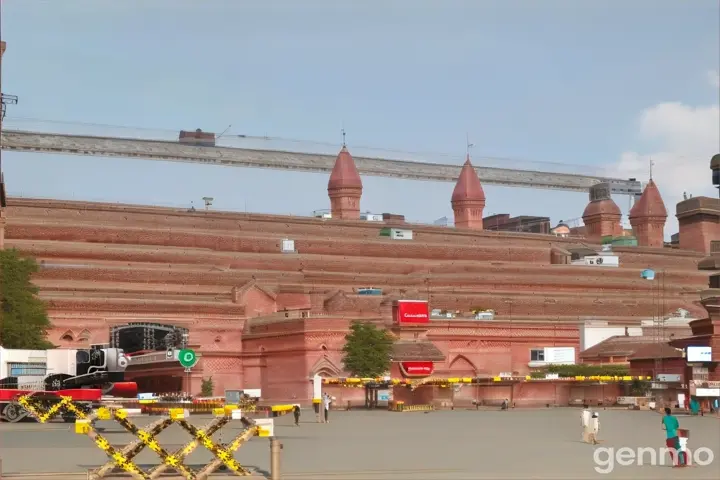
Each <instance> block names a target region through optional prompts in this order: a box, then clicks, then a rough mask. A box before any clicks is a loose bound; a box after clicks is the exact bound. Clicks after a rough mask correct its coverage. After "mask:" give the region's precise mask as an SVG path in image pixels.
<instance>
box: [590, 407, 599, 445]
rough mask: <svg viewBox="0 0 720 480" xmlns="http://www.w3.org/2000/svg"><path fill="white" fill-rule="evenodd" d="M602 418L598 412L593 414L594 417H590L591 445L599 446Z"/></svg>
mask: <svg viewBox="0 0 720 480" xmlns="http://www.w3.org/2000/svg"><path fill="white" fill-rule="evenodd" d="M599 417H600V416H599V415H598V413H597V412H593V414H592V416H591V417H590V435H588V437H589V438H588V440H589V443H592V444H593V445H597V444H598V443H599V442H598V439H597V436H598V433H599V432H600V418H599Z"/></svg>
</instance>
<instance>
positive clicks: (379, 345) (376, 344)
mask: <svg viewBox="0 0 720 480" xmlns="http://www.w3.org/2000/svg"><path fill="white" fill-rule="evenodd" d="M392 345H393V339H392V337H391V336H390V334H389V333H388V332H387V331H386V330H380V329H379V328H377V327H376V326H375V325H373V324H371V323H363V322H353V324H352V325H351V326H350V333H348V334H347V335H346V336H345V346H344V347H343V352H344V353H345V355H344V357H343V364H344V365H345V369H346V370H347V371H348V372H350V374H351V375H353V376H356V377H379V376H381V375H384V374H385V373H386V372H387V371H388V370H390V355H391V353H392Z"/></svg>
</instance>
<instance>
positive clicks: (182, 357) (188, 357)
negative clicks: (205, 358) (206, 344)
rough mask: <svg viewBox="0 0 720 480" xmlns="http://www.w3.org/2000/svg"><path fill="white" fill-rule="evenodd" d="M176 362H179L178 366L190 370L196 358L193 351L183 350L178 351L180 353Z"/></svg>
mask: <svg viewBox="0 0 720 480" xmlns="http://www.w3.org/2000/svg"><path fill="white" fill-rule="evenodd" d="M178 360H179V361H180V365H182V366H183V367H185V368H190V367H192V366H194V365H195V364H196V363H197V356H196V355H195V352H194V351H193V350H190V349H189V348H185V349H182V350H180V353H179V354H178Z"/></svg>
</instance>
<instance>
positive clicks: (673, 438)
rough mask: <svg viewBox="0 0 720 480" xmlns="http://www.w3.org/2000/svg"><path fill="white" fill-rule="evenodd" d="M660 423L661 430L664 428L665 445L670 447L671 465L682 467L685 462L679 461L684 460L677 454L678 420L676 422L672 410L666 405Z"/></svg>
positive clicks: (678, 442)
mask: <svg viewBox="0 0 720 480" xmlns="http://www.w3.org/2000/svg"><path fill="white" fill-rule="evenodd" d="M661 425H662V428H663V430H665V445H666V446H667V448H669V449H670V457H671V458H672V462H673V466H674V467H684V466H685V462H684V461H681V460H684V458H682V457H681V456H680V455H679V452H680V439H679V438H678V428H680V422H678V419H677V417H675V416H674V415H673V414H672V410H670V408H668V407H665V416H663V418H662V423H661ZM683 457H684V456H683Z"/></svg>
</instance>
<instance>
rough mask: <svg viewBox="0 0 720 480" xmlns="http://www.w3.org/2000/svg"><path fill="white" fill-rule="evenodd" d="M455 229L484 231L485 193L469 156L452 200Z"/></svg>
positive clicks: (461, 171)
mask: <svg viewBox="0 0 720 480" xmlns="http://www.w3.org/2000/svg"><path fill="white" fill-rule="evenodd" d="M450 203H451V204H452V209H453V213H454V214H455V227H456V228H467V229H472V230H482V229H483V209H484V208H485V192H484V191H483V188H482V185H481V184H480V179H479V178H478V175H477V172H476V171H475V168H474V167H473V166H472V163H471V162H470V155H469V154H468V156H467V160H465V164H464V165H463V167H462V170H460V176H459V177H458V179H457V183H456V184H455V190H453V194H452V198H451V200H450Z"/></svg>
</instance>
